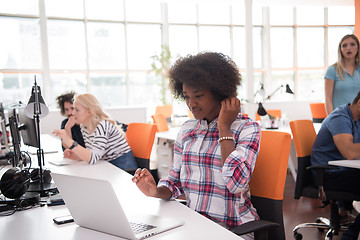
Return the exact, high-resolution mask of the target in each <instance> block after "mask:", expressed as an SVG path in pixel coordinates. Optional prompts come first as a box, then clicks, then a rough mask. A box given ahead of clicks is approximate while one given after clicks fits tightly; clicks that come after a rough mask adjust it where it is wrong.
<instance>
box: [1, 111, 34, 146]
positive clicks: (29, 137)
mask: <svg viewBox="0 0 360 240" xmlns="http://www.w3.org/2000/svg"><path fill="white" fill-rule="evenodd" d="M8 116H9V120H10V118H11V117H12V116H15V118H16V123H17V128H18V132H19V133H20V134H21V138H22V141H23V143H24V145H28V146H32V147H36V148H38V147H39V141H38V137H37V136H38V134H37V127H36V123H35V120H34V119H31V118H29V117H27V116H26V114H25V109H24V108H14V109H11V110H10V111H9V112H8Z"/></svg>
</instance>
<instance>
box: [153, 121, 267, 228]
mask: <svg viewBox="0 0 360 240" xmlns="http://www.w3.org/2000/svg"><path fill="white" fill-rule="evenodd" d="M217 123H218V119H217V118H216V119H215V120H213V121H212V122H210V123H209V124H208V123H207V121H205V120H196V119H190V120H188V121H187V122H185V123H184V124H183V126H182V127H181V129H180V132H179V134H178V137H177V140H176V142H175V145H174V162H173V165H172V167H171V169H170V172H169V175H168V177H167V178H166V179H161V180H160V182H159V186H167V187H168V188H169V189H170V191H171V192H172V194H173V195H172V198H177V197H179V196H180V195H182V194H183V193H185V195H186V198H187V205H188V206H189V207H190V208H191V209H193V210H195V211H197V212H199V213H200V214H203V215H205V216H206V217H208V218H210V219H212V220H214V221H215V222H223V223H225V224H226V225H227V227H229V228H231V227H234V226H238V225H240V224H241V223H244V222H248V221H251V220H254V219H258V216H257V213H256V210H255V209H254V207H253V206H252V205H251V201H250V190H249V181H250V178H251V174H252V171H253V170H254V167H255V161H256V158H257V155H258V153H259V150H260V137H261V130H260V127H259V125H258V124H257V123H256V122H254V121H252V120H251V119H249V118H248V117H245V116H243V115H240V114H239V115H238V117H237V119H236V120H235V121H234V122H233V124H232V125H231V130H232V134H233V137H234V138H235V148H236V149H235V150H234V151H233V152H232V153H231V154H230V155H229V156H228V157H227V158H226V160H225V163H224V166H221V153H220V144H219V143H218V139H219V129H218V126H217Z"/></svg>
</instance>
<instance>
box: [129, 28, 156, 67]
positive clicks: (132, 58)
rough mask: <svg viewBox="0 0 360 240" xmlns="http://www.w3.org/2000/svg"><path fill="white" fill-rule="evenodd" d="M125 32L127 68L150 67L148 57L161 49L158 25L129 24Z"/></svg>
mask: <svg viewBox="0 0 360 240" xmlns="http://www.w3.org/2000/svg"><path fill="white" fill-rule="evenodd" d="M127 33H128V63H129V69H150V67H151V61H152V60H151V58H150V57H151V56H153V55H155V54H158V53H160V51H161V32H160V26H159V25H145V24H129V25H128V26H127Z"/></svg>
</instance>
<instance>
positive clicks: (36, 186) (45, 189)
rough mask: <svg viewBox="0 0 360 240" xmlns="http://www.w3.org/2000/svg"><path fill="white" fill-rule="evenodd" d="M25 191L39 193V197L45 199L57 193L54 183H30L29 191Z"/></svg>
mask: <svg viewBox="0 0 360 240" xmlns="http://www.w3.org/2000/svg"><path fill="white" fill-rule="evenodd" d="M41 185H42V186H41ZM27 191H28V192H37V193H40V196H41V197H47V196H49V195H54V194H56V193H58V190H57V188H56V186H55V184H54V183H42V184H41V183H40V182H32V183H30V186H29V189H28V190H27Z"/></svg>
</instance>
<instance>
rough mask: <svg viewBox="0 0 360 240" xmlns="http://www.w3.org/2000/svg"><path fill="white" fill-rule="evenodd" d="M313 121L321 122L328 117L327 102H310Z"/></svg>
mask: <svg viewBox="0 0 360 240" xmlns="http://www.w3.org/2000/svg"><path fill="white" fill-rule="evenodd" d="M310 110H311V115H312V118H313V122H316V123H321V122H322V121H323V120H324V119H325V118H326V117H327V114H326V109H325V103H310Z"/></svg>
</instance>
